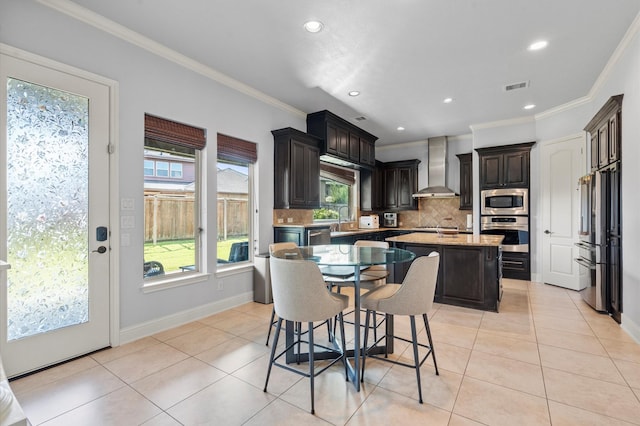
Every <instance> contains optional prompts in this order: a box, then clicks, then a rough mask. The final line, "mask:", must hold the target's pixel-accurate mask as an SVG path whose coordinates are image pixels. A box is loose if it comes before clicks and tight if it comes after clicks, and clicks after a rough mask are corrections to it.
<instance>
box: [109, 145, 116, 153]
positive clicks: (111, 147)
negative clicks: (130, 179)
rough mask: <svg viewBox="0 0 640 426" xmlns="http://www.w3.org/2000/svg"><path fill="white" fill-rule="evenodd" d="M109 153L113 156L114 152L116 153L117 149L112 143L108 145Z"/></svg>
mask: <svg viewBox="0 0 640 426" xmlns="http://www.w3.org/2000/svg"><path fill="white" fill-rule="evenodd" d="M107 152H108V153H109V154H113V153H114V152H116V147H115V146H114V145H113V144H112V143H110V144H109V145H107Z"/></svg>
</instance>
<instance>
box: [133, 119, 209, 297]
mask: <svg viewBox="0 0 640 426" xmlns="http://www.w3.org/2000/svg"><path fill="white" fill-rule="evenodd" d="M163 147H170V148H174V147H175V148H176V149H174V150H173V151H175V152H174V154H176V153H178V152H183V153H184V154H186V153H187V152H186V151H184V149H192V150H193V153H194V154H193V165H194V176H193V178H194V179H193V185H194V188H193V197H194V208H193V221H194V222H193V229H194V233H193V239H194V249H195V254H194V270H193V271H188V270H182V271H173V272H171V273H169V274H164V275H157V276H152V277H146V278H145V277H143V279H142V291H143V292H144V293H149V292H155V291H159V290H164V289H166V288H171V287H176V286H181V285H187V284H193V283H197V282H203V281H206V280H208V276H209V275H210V274H208V273H207V272H206V262H204V256H205V253H206V247H205V246H204V244H203V241H204V238H203V236H204V228H205V226H204V225H205V224H204V222H203V218H204V212H205V208H206V198H205V194H204V191H203V189H204V187H205V186H204V180H205V179H206V170H205V168H204V167H203V165H204V164H205V159H206V151H205V147H206V131H205V130H204V129H200V128H197V127H193V126H189V125H185V124H182V123H177V122H174V121H170V120H165V119H162V118H158V117H154V116H150V115H148V114H145V138H144V149H145V151H146V150H147V149H150V150H153V151H162V150H163ZM177 155H180V154H177ZM145 161H146V160H145ZM151 161H153V162H154V171H155V170H156V168H157V163H158V161H157V160H151ZM166 163H167V164H168V169H167V171H168V174H169V176H161V177H162V178H166V179H171V163H172V162H171V161H166ZM178 164H181V163H178ZM181 165H182V164H181ZM182 167H184V166H182ZM182 170H183V172H182V176H184V169H182ZM144 176H145V178H146V177H147V175H144ZM150 177H157V173H155V172H154V176H150ZM174 179H176V178H174ZM143 210H144V208H143ZM143 257H144V249H143Z"/></svg>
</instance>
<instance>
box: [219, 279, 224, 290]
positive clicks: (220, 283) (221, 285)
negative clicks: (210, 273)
mask: <svg viewBox="0 0 640 426" xmlns="http://www.w3.org/2000/svg"><path fill="white" fill-rule="evenodd" d="M223 289H224V282H223V281H222V280H218V290H223Z"/></svg>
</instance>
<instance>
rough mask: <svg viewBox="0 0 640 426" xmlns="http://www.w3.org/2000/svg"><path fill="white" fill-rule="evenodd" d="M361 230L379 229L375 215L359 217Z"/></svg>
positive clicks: (378, 220)
mask: <svg viewBox="0 0 640 426" xmlns="http://www.w3.org/2000/svg"><path fill="white" fill-rule="evenodd" d="M358 227H359V228H363V229H378V228H380V218H379V217H378V216H377V215H371V216H360V226H358Z"/></svg>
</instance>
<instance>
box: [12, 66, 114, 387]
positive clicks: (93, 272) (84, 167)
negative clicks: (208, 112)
mask: <svg viewBox="0 0 640 426" xmlns="http://www.w3.org/2000/svg"><path fill="white" fill-rule="evenodd" d="M0 81H1V84H2V89H0V90H1V93H2V95H1V96H2V99H1V102H0V103H1V105H0V124H1V125H0V127H1V128H0V170H3V171H5V172H4V173H2V174H1V176H0V194H1V195H0V260H4V261H6V262H7V263H8V264H9V265H10V268H9V269H5V270H2V271H0V354H1V355H2V361H3V364H4V369H5V371H6V373H7V375H8V376H9V377H12V376H16V375H20V374H23V373H26V372H29V371H33V370H37V369H39V368H42V367H45V366H48V365H52V364H55V363H57V362H60V361H64V360H67V359H70V358H73V357H76V356H78V355H83V354H86V353H88V352H91V351H93V350H96V349H100V348H104V347H106V346H109V312H110V311H109V294H110V292H109V269H110V268H109V263H110V249H109V230H108V228H107V226H108V225H109V153H108V149H107V148H108V144H109V87H108V86H106V85H104V84H100V83H98V82H94V81H91V80H89V79H86V78H82V77H79V76H76V75H72V74H69V73H67V72H62V71H58V70H54V69H52V68H50V67H47V66H42V65H37V64H35V63H33V62H30V61H26V60H23V59H19V58H17V57H14V56H10V55H5V54H0Z"/></svg>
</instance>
